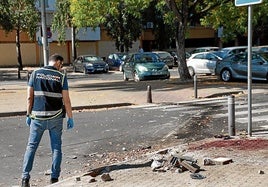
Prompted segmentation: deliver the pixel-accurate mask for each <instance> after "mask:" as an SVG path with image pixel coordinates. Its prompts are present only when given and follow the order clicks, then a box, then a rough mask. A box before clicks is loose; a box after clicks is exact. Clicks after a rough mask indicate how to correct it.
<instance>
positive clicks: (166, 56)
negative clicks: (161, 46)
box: [153, 51, 175, 68]
mask: <svg viewBox="0 0 268 187" xmlns="http://www.w3.org/2000/svg"><path fill="white" fill-rule="evenodd" d="M153 53H155V54H157V55H159V57H160V59H161V60H162V61H164V62H165V63H166V65H167V66H168V67H169V68H172V67H173V66H175V60H174V57H173V56H172V55H171V54H170V53H169V52H167V51H153Z"/></svg>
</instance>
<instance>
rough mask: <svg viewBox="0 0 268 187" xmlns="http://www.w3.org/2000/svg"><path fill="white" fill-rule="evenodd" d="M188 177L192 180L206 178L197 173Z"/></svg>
mask: <svg viewBox="0 0 268 187" xmlns="http://www.w3.org/2000/svg"><path fill="white" fill-rule="evenodd" d="M190 177H191V178H192V179H204V178H206V177H205V176H203V175H201V174H199V173H192V174H190Z"/></svg>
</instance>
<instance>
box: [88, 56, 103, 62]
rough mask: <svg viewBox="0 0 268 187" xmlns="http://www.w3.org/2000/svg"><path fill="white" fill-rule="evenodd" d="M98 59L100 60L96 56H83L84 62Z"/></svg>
mask: <svg viewBox="0 0 268 187" xmlns="http://www.w3.org/2000/svg"><path fill="white" fill-rule="evenodd" d="M98 60H101V58H100V57H98V56H86V57H85V62H92V61H98Z"/></svg>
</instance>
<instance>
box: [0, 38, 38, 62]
mask: <svg viewBox="0 0 268 187" xmlns="http://www.w3.org/2000/svg"><path fill="white" fill-rule="evenodd" d="M0 54H1V55H0V66H2V67H5V66H17V62H18V60H17V52H16V44H15V43H1V44H0ZM21 56H22V63H23V65H28V64H31V65H33V64H35V63H36V46H35V44H34V43H22V44H21Z"/></svg>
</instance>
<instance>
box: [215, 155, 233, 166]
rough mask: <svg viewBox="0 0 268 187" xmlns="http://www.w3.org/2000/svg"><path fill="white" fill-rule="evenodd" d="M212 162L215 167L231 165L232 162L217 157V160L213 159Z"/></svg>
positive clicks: (228, 159)
mask: <svg viewBox="0 0 268 187" xmlns="http://www.w3.org/2000/svg"><path fill="white" fill-rule="evenodd" d="M213 162H214V163H215V164H216V165H225V164H229V163H232V162H233V160H232V159H231V158H224V157H218V158H215V159H213Z"/></svg>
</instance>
